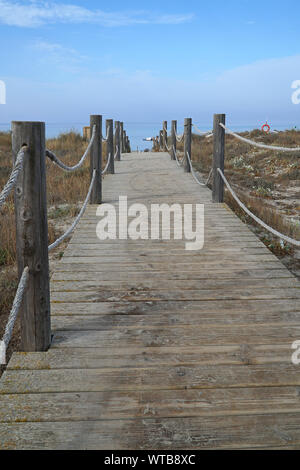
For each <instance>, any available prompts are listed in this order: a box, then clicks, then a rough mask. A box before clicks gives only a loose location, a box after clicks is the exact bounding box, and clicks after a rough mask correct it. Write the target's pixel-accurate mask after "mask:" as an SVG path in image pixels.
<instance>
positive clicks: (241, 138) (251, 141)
mask: <svg viewBox="0 0 300 470" xmlns="http://www.w3.org/2000/svg"><path fill="white" fill-rule="evenodd" d="M219 124H220V126H221V127H222V128H223V129H224V130H225V131H226V132H227V134H230V135H233V136H234V137H236V138H237V139H239V140H241V141H242V142H246V144H249V145H253V146H254V147H259V148H263V149H270V150H279V151H280V152H300V147H293V148H288V147H276V146H274V145H266V144H261V143H260V142H255V141H254V140H250V139H246V138H245V137H242V136H240V135H238V134H236V133H235V132H233V131H231V130H230V129H227V127H225V126H224V124H222V123H221V122H220V123H219Z"/></svg>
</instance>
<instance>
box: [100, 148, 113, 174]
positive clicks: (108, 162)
mask: <svg viewBox="0 0 300 470" xmlns="http://www.w3.org/2000/svg"><path fill="white" fill-rule="evenodd" d="M111 155H112V154H111V153H110V154H109V156H108V159H107V162H106V165H105V167H104V169H103V170H102V175H105V173H106V172H107V170H108V167H109V164H110V159H111Z"/></svg>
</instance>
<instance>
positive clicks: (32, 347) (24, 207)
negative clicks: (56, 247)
mask: <svg viewBox="0 0 300 470" xmlns="http://www.w3.org/2000/svg"><path fill="white" fill-rule="evenodd" d="M24 144H26V145H27V146H28V150H27V151H26V155H25V159H24V166H23V171H21V172H20V175H19V177H18V181H17V185H16V189H15V217H16V244H17V263H18V273H19V278H20V276H21V275H22V272H23V269H24V268H25V267H26V266H28V267H29V281H28V285H27V289H26V290H25V293H24V299H23V303H22V308H21V343H22V344H21V348H22V351H24V352H29V351H47V349H48V348H49V346H50V343H51V325H50V294H49V292H50V291H49V261H48V220H47V197H46V168H45V152H46V149H45V123H44V122H13V123H12V153H13V161H14V162H15V160H16V157H17V154H18V152H19V150H20V148H21V147H22V145H24Z"/></svg>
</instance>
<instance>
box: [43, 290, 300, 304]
mask: <svg viewBox="0 0 300 470" xmlns="http://www.w3.org/2000/svg"><path fill="white" fill-rule="evenodd" d="M243 299H244V300H249V299H257V300H274V299H295V300H296V299H300V289H299V288H297V287H291V288H290V287H286V288H284V289H280V288H278V289H271V288H269V287H265V288H264V287H262V288H260V289H258V288H257V287H255V288H251V287H245V288H243V287H239V286H238V287H235V288H230V289H228V290H227V289H226V288H223V289H221V288H220V289H219V290H217V289H216V290H209V289H197V290H179V289H178V290H176V291H164V290H162V291H157V290H150V289H149V290H147V289H145V290H143V291H142V290H137V289H135V288H134V287H133V288H132V289H130V290H123V291H122V290H102V289H99V290H97V289H95V290H90V291H88V290H87V291H69V292H57V291H55V292H52V303H55V302H70V303H72V302H120V301H122V300H128V301H131V302H140V301H143V302H153V301H158V300H173V301H175V300H178V301H180V300H186V301H189V300H198V301H200V300H201V301H208V300H209V301H210V300H243Z"/></svg>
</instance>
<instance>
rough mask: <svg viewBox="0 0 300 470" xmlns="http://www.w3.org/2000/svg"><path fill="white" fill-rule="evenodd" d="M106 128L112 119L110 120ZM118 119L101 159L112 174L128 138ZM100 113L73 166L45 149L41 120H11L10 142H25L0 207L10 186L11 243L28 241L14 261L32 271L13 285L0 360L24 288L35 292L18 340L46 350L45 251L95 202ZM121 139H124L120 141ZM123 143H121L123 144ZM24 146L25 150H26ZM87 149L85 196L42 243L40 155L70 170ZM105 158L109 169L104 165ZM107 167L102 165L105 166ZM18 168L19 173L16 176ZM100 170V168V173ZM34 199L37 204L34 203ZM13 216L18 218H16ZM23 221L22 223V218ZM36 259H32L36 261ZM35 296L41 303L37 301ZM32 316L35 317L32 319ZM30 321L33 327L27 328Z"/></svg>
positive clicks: (48, 340) (98, 192) (43, 172)
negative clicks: (62, 227) (67, 221)
mask: <svg viewBox="0 0 300 470" xmlns="http://www.w3.org/2000/svg"><path fill="white" fill-rule="evenodd" d="M110 121H111V124H110V129H112V128H113V127H112V125H113V120H110ZM116 122H118V128H119V129H120V130H121V129H122V136H123V140H124V143H123V141H122V140H121V131H120V132H119V133H118V135H116V137H117V138H116V142H115V145H116V153H115V155H114V153H113V151H109V158H108V162H107V167H108V170H109V171H111V173H114V169H113V163H114V161H112V158H113V157H114V159H116V157H117V156H118V154H119V152H120V149H121V147H122V145H123V148H124V149H126V151H127V152H130V151H131V150H130V141H129V139H128V137H127V136H126V131H125V130H124V129H123V123H121V122H119V121H116ZM101 123H102V116H101V115H91V116H90V126H89V127H90V129H91V131H92V132H91V137H90V141H89V143H88V145H87V148H86V150H85V152H84V154H83V156H82V157H81V159H80V160H79V162H78V163H77V164H75V165H73V166H68V165H66V164H65V163H64V162H62V161H61V160H60V159H59V158H58V157H57V156H56V155H55V153H54V152H52V151H51V150H48V149H47V150H46V151H45V142H46V135H45V123H44V122H18V123H13V125H12V143H13V147H14V146H15V144H16V143H17V142H28V144H27V145H28V147H27V145H25V144H24V145H23V146H22V148H21V150H20V151H19V152H18V154H17V155H16V159H15V163H14V166H13V169H12V172H11V175H10V177H9V179H8V181H7V183H6V184H5V186H4V188H3V190H2V191H1V192H0V208H1V207H2V205H3V204H4V203H5V201H6V199H7V197H8V196H9V194H10V193H11V192H12V191H13V189H16V190H17V197H16V198H15V200H14V203H15V213H16V221H17V230H16V244H17V247H20V246H22V247H23V245H24V240H25V241H26V240H30V246H32V247H33V249H30V250H23V249H22V250H20V249H17V262H18V265H21V266H30V267H31V268H30V269H31V271H30V273H31V274H32V275H30V276H29V270H28V267H26V268H25V269H24V271H23V274H22V276H21V278H20V282H19V285H18V287H17V291H16V295H15V299H14V301H13V305H12V308H11V311H10V313H9V315H8V322H7V325H6V328H5V333H4V336H3V339H2V340H1V341H0V362H1V363H5V362H6V357H5V356H6V352H7V347H8V344H9V342H10V339H11V337H12V333H13V327H14V324H15V321H16V318H17V315H18V312H19V310H20V306H21V304H22V299H23V297H24V293H25V292H26V289H27V290H29V291H30V292H35V291H38V292H39V295H38V296H36V295H33V296H31V295H30V296H27V297H26V303H24V304H23V306H22V309H23V311H22V313H23V316H24V317H25V318H26V321H25V322H22V329H21V337H22V342H23V344H24V345H25V347H26V348H29V349H28V350H31V351H47V350H48V348H49V346H50V344H51V322H50V289H49V258H48V253H49V252H51V251H52V250H54V249H55V248H56V247H58V246H59V245H60V244H61V243H62V242H63V240H65V239H66V238H67V237H68V236H70V235H71V234H72V232H73V231H74V229H75V228H76V226H77V225H78V223H79V221H80V220H81V218H82V216H83V214H84V212H85V210H86V208H87V205H88V203H89V202H90V203H91V204H99V203H101V201H102V185H101V178H102V170H101V160H102V146H101ZM107 138H108V140H107V141H108V145H109V147H108V148H109V149H111V148H113V143H114V141H113V133H112V132H110V133H108V136H107ZM125 139H126V142H125ZM125 144H126V147H125ZM28 149H30V151H29V150H28ZM89 153H90V168H91V173H90V178H91V179H90V184H89V188H88V190H87V195H86V197H85V200H84V201H83V203H82V206H81V208H80V210H79V213H78V215H77V217H76V218H75V219H73V223H72V224H71V226H70V227H69V228H68V229H67V230H66V231H65V233H63V234H62V235H61V236H60V237H59V238H58V239H57V240H55V241H54V242H53V243H51V244H50V245H49V246H48V236H49V232H48V222H47V194H46V167H45V160H46V158H49V159H51V160H52V161H53V162H54V163H55V164H56V165H58V166H59V167H60V168H62V169H63V170H66V171H68V172H70V171H75V170H77V169H78V168H80V167H81V165H82V164H83V163H84V161H85V160H86V158H87V156H88V154H89ZM109 163H111V168H110V169H109ZM106 170H107V168H106V169H105V171H106ZM21 171H23V172H24V178H20V177H19V176H20V173H21ZM105 171H103V173H105ZM37 199H38V203H37ZM18 218H21V219H22V223H18ZM23 221H25V223H23ZM37 226H38V228H39V230H37ZM37 260H38V261H37ZM40 298H42V299H43V302H40V300H39V299H40ZM37 318H38V321H37ZM32 325H36V328H32Z"/></svg>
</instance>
